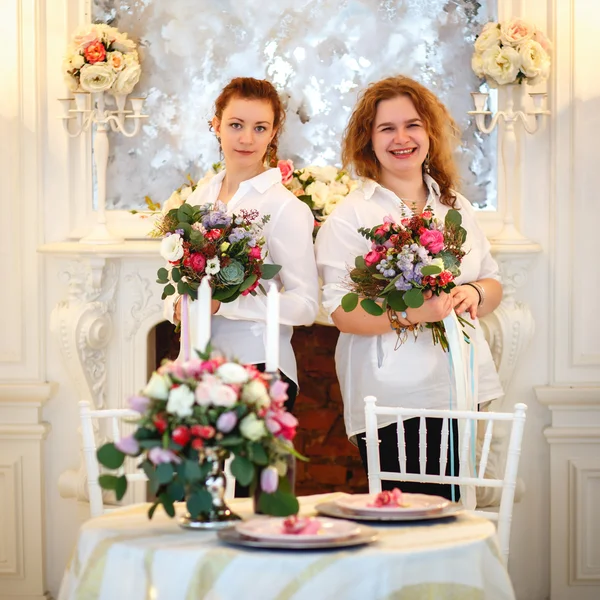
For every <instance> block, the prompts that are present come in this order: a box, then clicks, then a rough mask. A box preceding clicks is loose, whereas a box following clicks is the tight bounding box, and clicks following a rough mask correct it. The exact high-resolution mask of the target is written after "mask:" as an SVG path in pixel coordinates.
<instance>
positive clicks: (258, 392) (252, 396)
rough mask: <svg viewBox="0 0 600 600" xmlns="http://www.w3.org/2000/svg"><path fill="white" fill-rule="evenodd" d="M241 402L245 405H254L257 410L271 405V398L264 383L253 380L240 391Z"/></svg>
mask: <svg viewBox="0 0 600 600" xmlns="http://www.w3.org/2000/svg"><path fill="white" fill-rule="evenodd" d="M242 400H243V401H244V402H246V403H247V404H256V406H257V407H258V408H263V407H265V406H269V405H270V404H271V398H270V397H269V393H268V392H267V388H266V387H265V385H264V383H262V382H260V381H258V380H256V379H253V380H252V381H251V382H250V383H248V385H245V386H244V388H243V389H242Z"/></svg>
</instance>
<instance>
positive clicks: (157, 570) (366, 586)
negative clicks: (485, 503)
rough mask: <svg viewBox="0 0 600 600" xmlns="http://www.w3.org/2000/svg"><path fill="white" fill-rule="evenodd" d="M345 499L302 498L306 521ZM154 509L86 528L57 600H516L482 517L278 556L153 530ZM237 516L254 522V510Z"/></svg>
mask: <svg viewBox="0 0 600 600" xmlns="http://www.w3.org/2000/svg"><path fill="white" fill-rule="evenodd" d="M339 495H340V494H328V495H320V496H306V497H303V498H300V502H301V512H302V514H304V515H310V514H314V506H315V504H317V503H319V502H323V501H326V500H330V499H334V498H336V497H339ZM148 506H149V505H147V504H138V505H134V506H128V507H125V508H122V509H118V510H117V511H115V512H113V513H110V514H107V515H103V516H101V517H97V518H94V519H90V520H89V521H87V522H86V523H85V524H84V525H83V526H82V528H81V530H80V532H79V538H78V541H77V546H76V548H75V550H74V552H73V557H72V559H71V561H70V564H69V565H68V567H67V570H66V572H65V575H64V578H63V582H62V585H61V589H60V593H59V600H92V599H100V600H193V599H201V598H202V599H208V600H228V599H231V600H245V599H249V600H254V599H256V600H271V599H273V600H288V599H289V600H301V599H306V600H321V599H323V600H325V599H334V600H354V599H356V600H378V599H384V598H385V599H394V600H421V599H437V598H440V599H452V600H480V599H490V600H492V599H493V600H514V592H513V589H512V585H511V582H510V579H509V577H508V573H507V571H506V568H505V566H504V564H503V562H502V559H501V558H500V555H499V552H498V548H497V544H496V538H495V528H494V525H493V523H491V522H490V521H487V520H485V519H482V518H479V517H474V516H471V515H462V516H459V517H457V518H456V519H455V520H453V521H451V522H436V521H430V522H429V523H428V524H423V522H421V523H418V524H401V525H383V526H380V527H377V529H378V531H379V534H380V537H379V540H378V541H377V542H376V543H374V544H371V545H369V546H365V547H361V548H354V549H343V550H339V551H332V550H329V551H326V552H318V551H296V552H290V551H285V552H278V551H276V550H252V549H248V550H246V549H242V548H235V547H232V546H227V545H225V544H223V543H222V542H220V541H219V540H218V539H217V536H216V534H215V533H213V532H200V531H184V530H182V529H180V528H179V526H178V525H177V523H176V522H175V521H174V520H172V519H169V518H168V517H167V516H166V515H165V514H164V513H162V512H160V511H159V510H157V511H156V514H155V515H154V518H153V520H152V521H148V518H147V510H148ZM230 506H231V508H232V509H233V510H235V512H237V513H238V514H240V515H241V516H243V517H244V518H246V517H248V518H251V516H252V514H251V505H250V501H249V500H241V499H238V500H233V501H231V502H230ZM180 508H181V511H183V510H184V507H183V506H181V507H180Z"/></svg>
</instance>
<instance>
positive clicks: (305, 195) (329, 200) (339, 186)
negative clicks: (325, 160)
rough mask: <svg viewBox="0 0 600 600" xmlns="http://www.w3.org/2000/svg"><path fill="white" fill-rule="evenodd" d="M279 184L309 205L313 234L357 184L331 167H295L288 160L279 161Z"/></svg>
mask: <svg viewBox="0 0 600 600" xmlns="http://www.w3.org/2000/svg"><path fill="white" fill-rule="evenodd" d="M277 166H278V167H279V170H280V171H281V176H282V183H283V185H285V186H286V187H287V188H288V190H290V191H291V192H292V193H293V194H294V195H296V196H297V197H298V198H299V199H300V200H302V202H304V203H305V204H307V205H308V207H309V208H310V210H311V211H312V213H313V216H314V218H315V227H314V230H313V237H316V235H317V233H318V231H319V227H320V226H321V224H322V223H323V221H325V219H327V217H328V216H329V215H330V214H331V213H332V211H333V209H334V208H335V207H336V206H337V205H338V204H339V203H340V202H341V201H342V200H343V199H344V198H345V197H346V196H347V195H348V194H349V193H350V192H352V191H353V190H354V189H355V188H356V186H357V185H358V181H356V180H354V179H351V178H350V176H349V175H348V174H347V173H346V172H345V171H342V170H340V169H337V168H336V167H332V166H326V167H317V166H308V167H304V168H302V169H294V163H293V162H292V161H291V160H280V161H279V163H278V164H277Z"/></svg>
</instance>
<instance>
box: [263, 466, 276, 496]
mask: <svg viewBox="0 0 600 600" xmlns="http://www.w3.org/2000/svg"><path fill="white" fill-rule="evenodd" d="M278 486H279V473H278V472H277V469H276V468H275V467H267V468H266V469H263V470H262V473H261V474H260V488H261V489H262V491H263V492H266V493H267V494H272V493H273V492H275V491H277V488H278Z"/></svg>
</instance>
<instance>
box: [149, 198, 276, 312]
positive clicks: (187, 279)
mask: <svg viewBox="0 0 600 600" xmlns="http://www.w3.org/2000/svg"><path fill="white" fill-rule="evenodd" d="M268 221H269V215H264V216H262V217H260V216H259V213H258V211H256V210H241V211H240V212H239V213H238V214H228V213H227V207H226V206H225V204H223V203H221V202H218V201H217V202H216V203H215V204H202V205H200V206H192V205H190V204H187V203H186V202H183V203H182V204H181V205H180V206H178V207H175V208H172V209H170V210H168V211H167V212H165V213H163V214H162V216H161V217H160V218H159V220H158V221H157V222H156V224H155V228H154V231H153V233H152V235H153V236H154V237H162V238H163V239H162V241H161V245H160V254H161V256H162V257H163V258H164V259H165V260H166V261H167V263H168V268H165V267H161V268H160V269H158V272H157V276H158V279H157V282H158V283H160V284H162V285H164V289H163V293H162V298H163V299H164V298H166V297H167V296H171V295H173V294H174V293H175V292H176V291H177V292H178V293H179V294H180V295H187V296H189V297H190V298H192V299H193V300H195V299H196V298H197V296H198V287H199V285H200V282H201V281H202V279H204V277H206V276H209V277H210V284H211V287H212V290H213V291H212V298H213V299H214V300H219V301H221V302H232V301H233V300H235V299H236V298H238V297H239V296H240V295H244V296H245V295H247V294H252V295H255V294H256V288H259V289H261V291H262V292H263V293H264V289H262V287H261V285H260V280H261V279H271V278H273V277H275V275H276V274H277V273H278V272H279V270H280V269H281V266H280V265H274V264H268V263H265V258H266V257H267V250H266V246H265V238H264V236H263V227H264V225H265V224H266V223H267V222H268Z"/></svg>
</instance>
